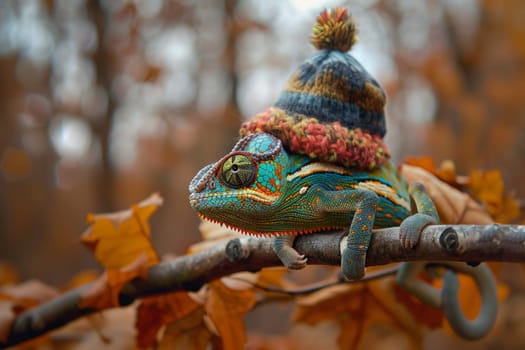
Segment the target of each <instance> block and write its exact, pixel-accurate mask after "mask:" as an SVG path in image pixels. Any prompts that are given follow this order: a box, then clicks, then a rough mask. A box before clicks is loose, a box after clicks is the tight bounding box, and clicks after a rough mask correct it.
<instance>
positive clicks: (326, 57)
mask: <svg viewBox="0 0 525 350" xmlns="http://www.w3.org/2000/svg"><path fill="white" fill-rule="evenodd" d="M356 34H357V29H356V26H355V23H354V21H353V19H352V17H351V16H350V15H349V14H348V13H347V10H346V9H343V8H338V7H336V8H334V9H328V10H325V11H323V12H322V13H321V14H320V15H319V16H318V17H317V22H316V23H315V25H314V27H313V34H312V38H311V42H312V44H313V45H314V46H315V47H316V48H317V49H318V50H319V51H318V52H317V53H315V54H314V55H313V56H312V57H310V58H309V59H308V60H306V61H305V62H304V63H303V64H301V66H300V67H299V68H298V69H297V70H296V71H295V73H294V74H293V75H292V77H291V79H290V80H289V82H288V85H287V86H286V88H285V89H284V91H283V92H282V93H281V95H280V97H279V99H278V101H277V102H276V103H275V105H274V107H270V108H269V109H267V110H266V111H265V112H263V113H260V114H257V115H255V116H254V117H253V118H252V119H251V120H249V121H247V122H245V123H244V124H243V125H242V126H241V130H240V134H241V136H245V135H248V134H251V133H257V132H267V133H270V134H273V135H275V136H277V137H278V138H280V139H281V141H282V142H283V145H284V146H285V147H287V148H288V149H290V150H291V151H292V152H294V153H299V154H304V155H307V156H309V157H311V158H315V159H319V160H321V161H327V162H333V163H339V164H342V165H344V166H349V167H356V168H360V169H366V170H370V169H374V168H377V167H379V166H380V165H381V164H383V163H384V162H386V161H387V160H388V158H389V157H390V154H389V151H388V149H387V147H386V146H385V144H384V143H383V136H384V135H385V132H386V128H385V117H384V111H383V108H384V106H385V99H386V98H385V93H384V91H383V89H382V88H381V86H380V85H379V84H378V82H377V81H376V80H375V79H374V78H373V77H372V76H371V75H370V74H369V73H368V72H367V71H366V70H365V69H364V68H363V66H361V64H360V63H359V62H358V61H357V60H356V59H355V58H354V57H352V56H351V55H349V54H348V53H346V52H347V51H348V50H350V48H351V47H352V45H353V44H354V43H355V42H356V41H357V36H356Z"/></svg>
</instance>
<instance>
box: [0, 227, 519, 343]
mask: <svg viewBox="0 0 525 350" xmlns="http://www.w3.org/2000/svg"><path fill="white" fill-rule="evenodd" d="M344 234H345V232H330V233H322V234H315V235H305V236H300V237H298V238H297V239H296V242H295V248H296V249H297V251H299V253H301V254H305V255H306V256H307V257H308V262H309V264H323V265H339V264H340V259H341V257H340V253H339V242H340V240H341V237H343V236H344ZM403 261H436V262H439V261H465V262H469V263H477V262H482V261H505V262H525V226H518V225H499V224H493V225H435V226H429V227H427V228H426V229H425V230H424V231H423V233H422V236H421V239H420V241H419V243H418V245H417V246H416V248H414V249H411V250H406V249H403V248H402V247H401V245H400V243H399V228H398V227H395V228H388V229H381V230H374V233H373V236H372V240H371V242H370V247H369V249H368V253H367V266H373V265H384V264H388V263H395V262H403ZM280 265H281V263H280V261H279V259H278V258H277V256H276V255H275V253H274V252H273V250H272V247H271V240H270V239H260V238H253V237H242V238H238V239H234V240H231V241H228V242H224V243H219V244H217V245H216V246H213V247H212V248H209V249H207V250H204V251H201V252H199V253H196V254H193V255H185V256H182V257H179V258H177V259H174V260H172V261H169V262H165V263H161V264H159V265H156V266H153V267H151V268H150V270H149V273H148V278H147V279H140V278H138V279H135V280H133V281H131V282H130V283H128V284H127V285H125V286H124V288H123V289H122V290H121V292H120V295H119V301H120V304H121V305H122V306H124V305H128V304H130V303H131V302H133V301H134V300H135V299H138V298H141V297H145V296H150V295H156V294H162V293H167V292H174V291H182V290H187V291H196V290H198V289H199V288H200V287H202V286H203V285H204V284H205V283H208V282H210V281H213V280H215V279H217V278H220V277H223V276H227V275H230V274H232V273H236V272H241V271H258V270H260V269H262V268H265V267H271V266H280ZM89 287H90V285H85V286H82V287H79V288H77V289H75V290H72V291H69V292H67V293H64V294H62V295H60V296H59V297H57V298H55V299H53V300H51V301H49V302H46V303H44V304H42V305H39V306H38V307H35V308H33V309H31V310H28V311H26V312H24V313H22V314H20V315H19V316H17V318H16V319H15V320H14V322H13V325H12V328H11V330H10V333H9V336H8V337H7V340H6V341H4V342H1V341H0V349H2V348H5V347H8V346H13V345H15V344H18V343H20V342H23V341H25V340H29V339H32V338H35V337H37V336H39V335H42V334H44V333H46V332H49V331H51V330H53V329H56V328H58V327H61V326H63V325H65V324H67V323H68V322H71V321H73V320H75V319H78V318H80V317H83V316H85V315H88V314H90V313H93V312H95V311H97V310H95V309H88V308H81V307H80V306H79V305H80V304H81V303H80V302H81V297H80V295H81V292H82V291H83V290H85V289H86V288H89Z"/></svg>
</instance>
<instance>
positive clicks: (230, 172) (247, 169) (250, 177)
mask: <svg viewBox="0 0 525 350" xmlns="http://www.w3.org/2000/svg"><path fill="white" fill-rule="evenodd" d="M220 171H221V173H220V178H221V180H222V182H223V183H224V184H225V185H227V186H229V187H233V188H239V187H246V186H249V185H251V184H252V183H253V181H254V180H255V173H256V172H257V166H256V165H255V163H254V161H253V160H252V158H250V157H249V156H247V155H244V154H233V155H232V156H230V157H229V158H227V159H226V160H225V161H224V162H223V163H222V167H221V170H220Z"/></svg>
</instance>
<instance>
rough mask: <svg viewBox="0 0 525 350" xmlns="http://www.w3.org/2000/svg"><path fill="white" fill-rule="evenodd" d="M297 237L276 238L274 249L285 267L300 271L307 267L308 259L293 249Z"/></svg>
mask: <svg viewBox="0 0 525 350" xmlns="http://www.w3.org/2000/svg"><path fill="white" fill-rule="evenodd" d="M294 241H295V236H292V235H289V236H277V237H275V238H274V240H273V243H272V248H273V251H274V252H275V254H277V256H278V257H279V259H280V260H281V262H282V263H283V265H284V266H286V267H287V268H289V269H293V270H299V269H302V268H304V267H305V266H306V261H307V258H305V256H304V255H301V254H299V253H298V252H297V250H295V249H294V248H293V242H294Z"/></svg>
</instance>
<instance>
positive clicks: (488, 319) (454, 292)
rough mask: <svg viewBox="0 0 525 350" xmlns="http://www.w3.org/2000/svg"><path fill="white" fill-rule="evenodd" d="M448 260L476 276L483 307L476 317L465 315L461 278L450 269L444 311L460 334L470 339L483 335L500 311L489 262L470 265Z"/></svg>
mask: <svg viewBox="0 0 525 350" xmlns="http://www.w3.org/2000/svg"><path fill="white" fill-rule="evenodd" d="M446 264H447V265H449V266H450V265H452V264H453V265H454V266H453V268H454V270H456V271H461V272H464V273H467V274H469V275H470V276H471V277H472V278H473V279H474V281H475V282H476V285H477V286H478V289H479V292H480V294H481V310H480V312H479V314H478V317H477V318H476V319H475V320H473V321H470V320H468V319H467V318H466V317H465V315H463V313H462V311H461V305H460V304H459V299H458V290H459V281H458V278H457V276H456V274H455V273H454V272H453V271H451V270H448V271H447V272H446V273H445V277H444V278H443V291H442V292H441V298H442V303H443V306H442V307H443V312H444V313H445V316H446V317H447V320H448V322H449V323H450V326H451V327H452V329H454V330H455V331H456V332H457V333H458V334H459V335H461V336H462V337H463V338H466V339H472V340H474V339H479V338H481V337H483V336H484V335H485V334H487V333H488V331H489V330H490V329H491V328H492V326H493V324H494V321H495V319H496V313H497V311H498V297H497V293H496V281H495V280H494V276H493V275H492V272H491V271H490V269H489V267H488V266H487V265H486V264H480V265H479V266H477V267H471V266H467V265H466V264H464V263H446Z"/></svg>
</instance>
